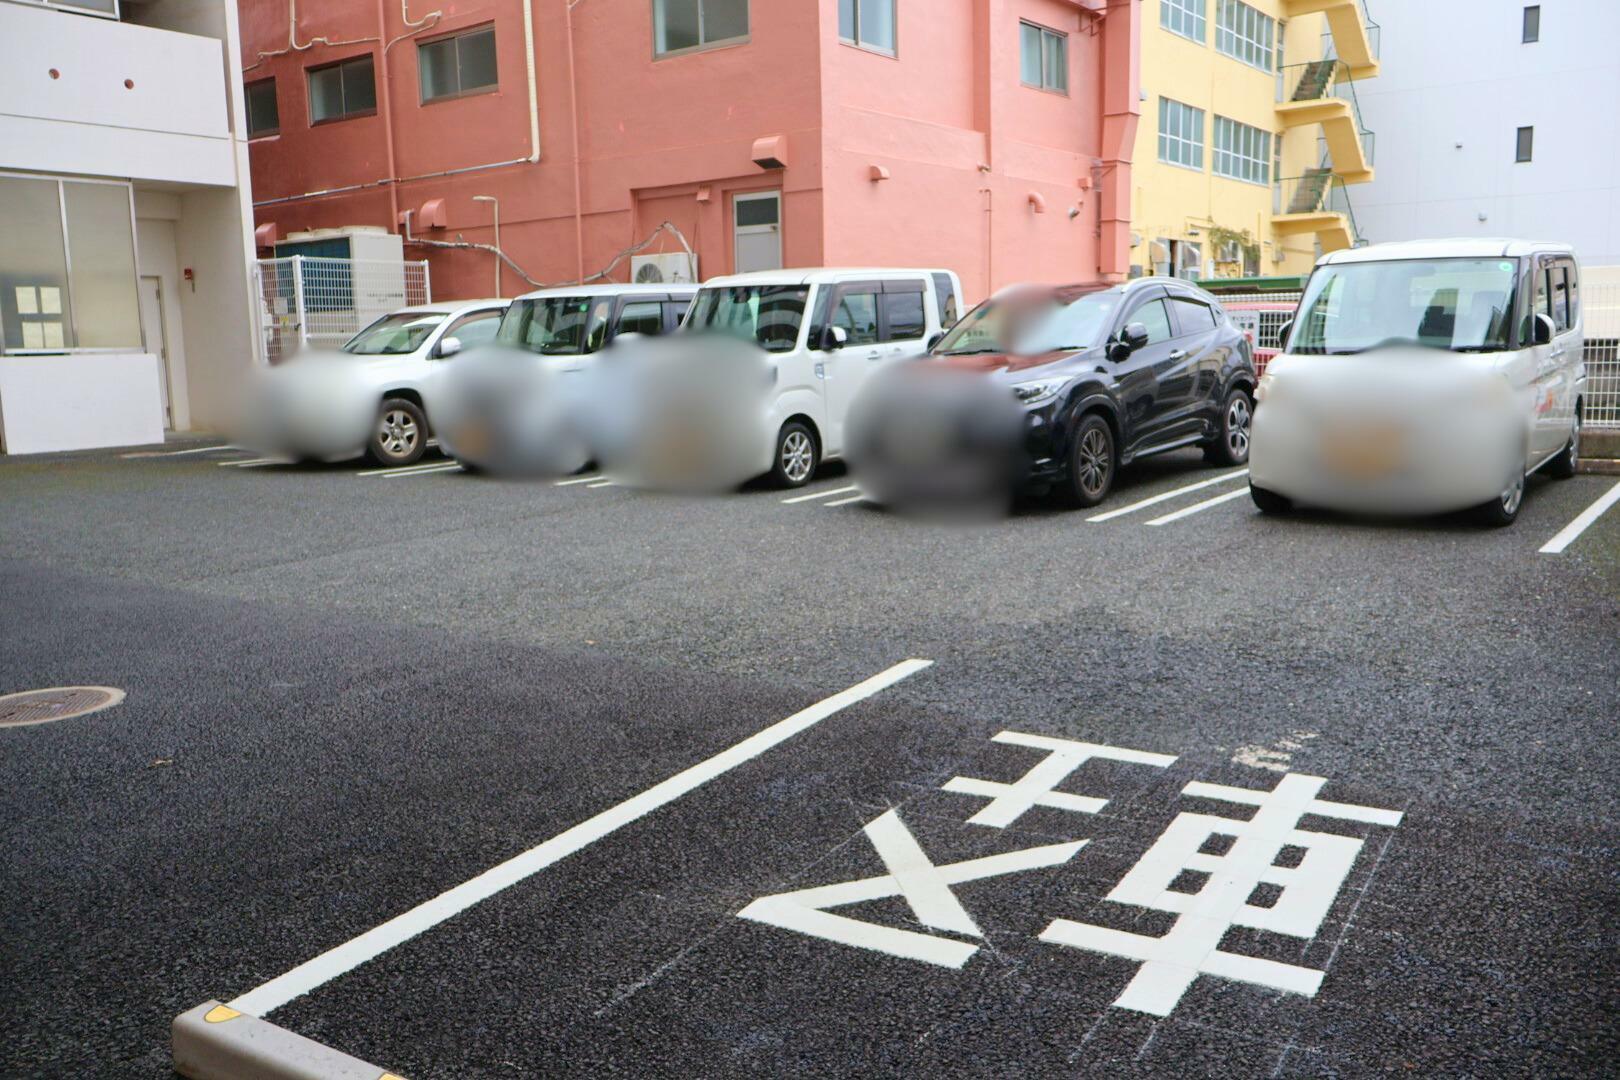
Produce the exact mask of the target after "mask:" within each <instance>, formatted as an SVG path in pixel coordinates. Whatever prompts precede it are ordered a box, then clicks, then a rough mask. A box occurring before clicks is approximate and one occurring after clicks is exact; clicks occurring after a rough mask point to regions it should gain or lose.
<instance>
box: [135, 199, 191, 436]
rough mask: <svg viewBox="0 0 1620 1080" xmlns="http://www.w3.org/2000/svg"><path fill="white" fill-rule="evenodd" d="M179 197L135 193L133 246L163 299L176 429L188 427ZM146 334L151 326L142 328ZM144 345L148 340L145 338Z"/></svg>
mask: <svg viewBox="0 0 1620 1080" xmlns="http://www.w3.org/2000/svg"><path fill="white" fill-rule="evenodd" d="M179 220H180V197H179V196H178V195H173V194H169V193H168V192H152V191H137V192H136V193H135V248H136V252H137V255H138V258H139V259H140V265H141V276H142V277H155V278H157V279H158V281H159V284H160V292H161V293H162V298H163V329H164V331H165V339H164V346H165V347H166V348H167V349H168V351H169V390H170V398H169V410H170V412H171V413H172V415H173V424H174V428H175V430H176V431H185V430H186V429H188V428H190V427H191V395H190V389H189V385H188V380H187V378H186V324H185V318H184V315H183V312H182V310H181V307H180V296H181V290H182V287H183V279H182V277H181V274H180V269H181V267H180V247H179V243H178V241H177V240H176V238H175V225H176V223H177V222H178V221H179ZM145 329H146V330H147V331H148V333H150V331H151V328H150V327H146V328H145ZM147 343H148V345H150V344H151V339H150V338H148V339H147Z"/></svg>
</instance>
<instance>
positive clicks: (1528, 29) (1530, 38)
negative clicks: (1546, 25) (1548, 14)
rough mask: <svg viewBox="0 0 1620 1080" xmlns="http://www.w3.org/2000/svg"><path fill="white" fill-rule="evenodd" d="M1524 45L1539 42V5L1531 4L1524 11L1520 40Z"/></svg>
mask: <svg viewBox="0 0 1620 1080" xmlns="http://www.w3.org/2000/svg"><path fill="white" fill-rule="evenodd" d="M1520 40H1521V41H1523V42H1524V43H1525V44H1526V45H1528V44H1530V43H1531V42H1534V41H1540V40H1541V5H1540V4H1531V5H1530V6H1529V7H1527V8H1525V9H1524V36H1523V37H1522V38H1521V39H1520Z"/></svg>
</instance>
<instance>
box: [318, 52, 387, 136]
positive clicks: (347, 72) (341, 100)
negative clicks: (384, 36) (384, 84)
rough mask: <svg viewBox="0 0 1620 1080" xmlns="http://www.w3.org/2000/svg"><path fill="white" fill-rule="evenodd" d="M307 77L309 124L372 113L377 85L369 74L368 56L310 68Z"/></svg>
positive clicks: (369, 59)
mask: <svg viewBox="0 0 1620 1080" xmlns="http://www.w3.org/2000/svg"><path fill="white" fill-rule="evenodd" d="M307 74H308V76H309V122H310V123H311V124H321V123H325V122H326V121H328V120H343V119H345V118H347V117H350V116H371V115H373V114H374V113H376V111H377V84H376V82H375V81H374V80H373V78H372V75H371V54H370V53H367V54H366V55H365V56H355V57H351V58H350V59H348V60H340V61H338V62H337V63H335V64H327V65H326V66H325V67H318V68H310V69H309V71H308V72H307Z"/></svg>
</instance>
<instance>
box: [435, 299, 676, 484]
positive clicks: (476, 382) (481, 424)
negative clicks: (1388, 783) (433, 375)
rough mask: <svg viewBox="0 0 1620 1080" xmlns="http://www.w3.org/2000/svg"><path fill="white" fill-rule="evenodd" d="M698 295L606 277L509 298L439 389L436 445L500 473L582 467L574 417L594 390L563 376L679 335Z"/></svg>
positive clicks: (583, 451)
mask: <svg viewBox="0 0 1620 1080" xmlns="http://www.w3.org/2000/svg"><path fill="white" fill-rule="evenodd" d="M696 291H697V287H696V286H695V285H679V284H665V285H615V284H611V283H608V284H598V285H581V286H572V287H566V288H557V289H541V290H538V291H536V292H531V293H525V294H524V295H522V296H520V297H518V298H517V299H516V300H513V301H512V305H511V307H510V308H508V309H507V311H506V314H505V316H504V317H503V318H502V319H501V322H500V329H499V331H498V332H497V333H496V334H495V339H494V342H493V345H492V347H491V348H490V349H488V350H481V351H480V354H479V355H478V356H477V357H472V356H469V357H468V358H467V362H465V363H463V364H459V365H457V368H456V371H455V373H454V375H453V376H452V377H451V378H449V379H447V380H445V381H444V384H443V385H442V386H441V388H440V392H439V398H440V403H439V408H440V412H441V415H442V418H443V421H444V422H443V423H442V424H440V425H439V428H440V430H439V432H438V434H439V445H440V449H441V450H443V451H444V452H445V453H446V454H449V455H450V456H451V457H453V458H455V459H456V460H457V461H458V462H460V463H461V464H462V465H463V466H464V467H467V468H471V469H475V470H476V469H486V470H489V471H493V472H501V473H520V474H535V475H549V474H552V473H555V472H557V471H565V472H566V471H571V469H573V468H578V467H579V466H581V465H583V464H585V461H586V460H587V459H588V458H589V456H590V453H591V452H590V450H589V449H588V447H587V446H586V443H587V441H588V440H587V438H586V432H585V431H584V430H582V428H581V426H580V425H577V424H575V422H574V421H575V420H576V419H577V418H578V413H579V411H580V410H581V409H582V408H584V407H585V405H586V404H587V399H588V394H589V391H588V390H587V388H586V387H585V385H584V380H582V379H580V378H566V379H565V378H562V377H563V376H574V375H583V374H586V373H588V372H589V371H590V369H591V368H592V367H593V366H594V365H595V362H596V360H597V358H598V357H599V356H600V355H601V354H602V353H603V352H604V350H606V349H608V348H610V347H611V346H612V345H614V343H616V342H624V341H628V340H630V339H632V338H634V337H640V338H649V337H658V336H661V335H664V334H668V333H671V332H673V331H674V330H676V329H677V328H678V327H679V326H680V323H681V319H682V318H683V317H684V316H685V314H686V310H687V308H688V306H690V304H691V302H692V296H693V294H694V293H695V292H696ZM582 455H583V456H582ZM570 462H572V463H573V464H572V465H570V464H569V463H570Z"/></svg>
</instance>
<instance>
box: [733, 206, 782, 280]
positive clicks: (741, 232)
mask: <svg viewBox="0 0 1620 1080" xmlns="http://www.w3.org/2000/svg"><path fill="white" fill-rule="evenodd" d="M731 231H732V237H733V241H734V244H735V249H734V251H733V256H734V260H735V261H734V265H733V268H732V269H733V272H734V273H738V274H746V273H748V272H749V271H750V270H780V269H782V193H781V192H780V191H767V192H765V193H763V194H759V195H737V196H734V197H733V198H732V200H731Z"/></svg>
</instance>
